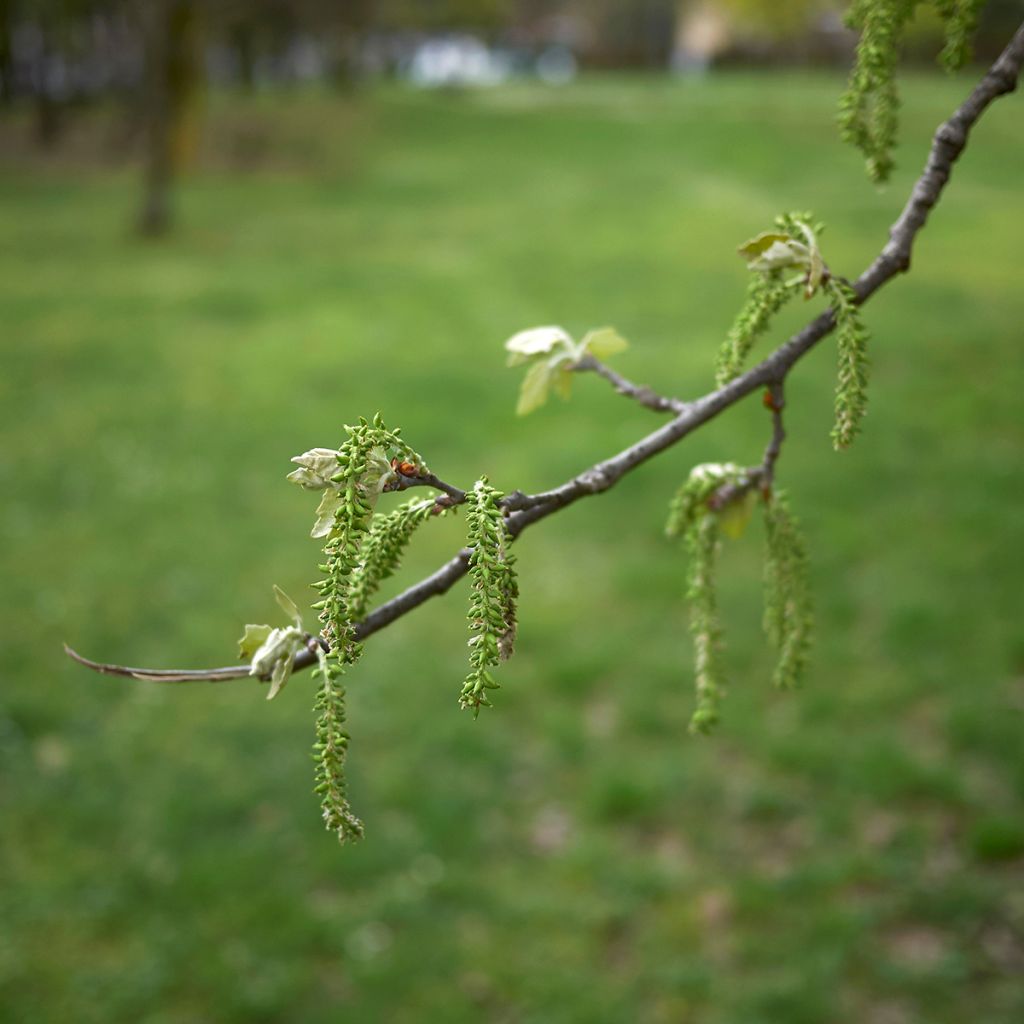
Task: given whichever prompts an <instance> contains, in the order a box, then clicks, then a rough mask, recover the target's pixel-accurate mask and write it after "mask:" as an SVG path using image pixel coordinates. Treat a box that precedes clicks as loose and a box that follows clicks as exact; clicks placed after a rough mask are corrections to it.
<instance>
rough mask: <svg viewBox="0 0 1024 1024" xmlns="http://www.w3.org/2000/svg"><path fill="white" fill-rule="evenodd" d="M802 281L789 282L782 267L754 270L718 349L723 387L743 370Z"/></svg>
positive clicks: (718, 371) (717, 378) (717, 374)
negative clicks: (734, 316)
mask: <svg viewBox="0 0 1024 1024" xmlns="http://www.w3.org/2000/svg"><path fill="white" fill-rule="evenodd" d="M798 290H799V282H796V283H795V284H794V283H793V282H786V281H785V280H783V276H782V273H781V272H780V271H773V272H771V273H767V274H760V273H757V274H754V276H753V277H752V278H751V280H750V284H749V285H748V286H747V298H746V301H745V302H744V303H743V308H742V309H741V310H740V311H739V313H738V314H737V316H736V320H735V322H734V323H733V325H732V328H731V329H730V331H729V334H728V335H727V337H726V339H725V341H724V342H723V344H722V347H721V348H720V349H719V351H718V363H717V366H716V370H715V383H716V384H717V385H718V387H723V386H724V385H726V384H728V383H729V381H731V380H733V379H734V378H735V377H738V376H739V375H740V373H742V371H743V364H744V363H745V362H746V359H747V356H748V355H749V354H750V350H751V349H752V348H753V347H754V343H755V342H756V341H757V339H758V338H760V337H761V336H762V335H763V334H764V333H765V332H766V331H767V330H768V327H769V325H770V324H771V319H772V317H773V316H775V314H776V313H778V312H779V310H780V309H782V307H783V306H784V305H785V304H786V301H787V300H788V299H790V298H792V296H794V295H796V294H797V292H798Z"/></svg>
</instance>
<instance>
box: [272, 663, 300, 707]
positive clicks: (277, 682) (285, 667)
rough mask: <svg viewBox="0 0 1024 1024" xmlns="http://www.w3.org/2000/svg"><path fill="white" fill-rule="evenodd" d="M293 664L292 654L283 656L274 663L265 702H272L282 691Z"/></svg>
mask: <svg viewBox="0 0 1024 1024" xmlns="http://www.w3.org/2000/svg"><path fill="white" fill-rule="evenodd" d="M294 664H295V655H294V654H292V655H285V656H284V657H281V658H278V659H277V661H275V662H274V671H273V672H272V673H271V676H270V691H269V692H268V693H267V700H273V699H274V698H275V697H276V696H277V695H278V694H279V693H280V692H281V691H282V690H283V689H284V684H285V683H287V682H288V679H289V678H290V677H291V674H292V668H293V666H294Z"/></svg>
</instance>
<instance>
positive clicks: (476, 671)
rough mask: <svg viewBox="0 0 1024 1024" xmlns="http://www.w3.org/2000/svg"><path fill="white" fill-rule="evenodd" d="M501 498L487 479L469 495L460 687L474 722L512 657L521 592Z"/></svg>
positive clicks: (488, 703) (462, 702) (462, 700)
mask: <svg viewBox="0 0 1024 1024" xmlns="http://www.w3.org/2000/svg"><path fill="white" fill-rule="evenodd" d="M501 498H502V494H501V492H500V491H497V490H495V489H494V488H493V487H491V486H490V485H489V484H488V482H487V478H486V477H484V478H482V479H481V480H478V481H477V483H476V484H475V485H474V487H473V489H472V490H471V491H470V492H469V493H468V494H467V496H466V524H467V528H468V529H467V532H468V540H467V543H468V545H469V547H470V556H469V575H470V580H471V583H470V597H469V630H470V634H471V636H470V640H469V648H470V655H469V663H470V670H469V674H468V675H467V676H466V679H465V681H464V682H463V684H462V691H461V693H460V694H459V706H460V707H461V708H464V709H465V708H468V709H470V710H472V712H473V717H474V718H475V717H476V716H477V715H479V713H480V708H481V707H490V706H491V701H490V699H489V698H488V696H487V691H488V690H494V689H497V688H498V686H499V684H498V682H497V681H496V680H495V678H494V676H493V675H492V674H491V671H490V670H491V669H492V668H494V667H495V666H496V665H497V664H498V663H499V662H501V661H504V660H505V659H506V658H508V657H509V655H510V654H511V653H512V645H513V642H514V639H515V629H516V612H515V602H516V598H517V596H518V593H519V588H518V583H517V581H516V574H515V559H514V557H513V555H512V553H511V552H510V551H509V545H510V543H511V537H510V536H509V533H508V530H507V528H506V526H505V517H504V515H503V514H502V508H501V504H500V502H501Z"/></svg>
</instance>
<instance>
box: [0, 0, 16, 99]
mask: <svg viewBox="0 0 1024 1024" xmlns="http://www.w3.org/2000/svg"><path fill="white" fill-rule="evenodd" d="M11 8H12V4H11V0H0V105H2V106H5V107H6V106H10V104H11V102H12V101H13V100H14V52H13V49H12V44H11V21H12V15H13V14H14V12H13V10H12V9H11Z"/></svg>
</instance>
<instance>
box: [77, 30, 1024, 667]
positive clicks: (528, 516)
mask: <svg viewBox="0 0 1024 1024" xmlns="http://www.w3.org/2000/svg"><path fill="white" fill-rule="evenodd" d="M1022 64H1024V25H1022V26H1021V27H1020V28H1019V29H1018V30H1017V32H1016V33H1015V34H1014V36H1013V38H1012V40H1011V41H1010V43H1009V44H1008V45H1007V47H1006V49H1005V50H1004V51H1003V53H1002V54H1001V55H1000V56H999V58H998V59H997V60H996V62H995V63H994V64H993V65H992V67H991V68H990V69H989V70H988V72H987V73H986V74H985V75H984V77H983V78H982V79H981V81H980V82H979V83H978V84H977V85H976V86H975V88H974V89H973V91H972V92H971V94H970V95H969V96H968V97H967V99H966V100H965V101H964V102H963V104H961V106H960V107H959V108H958V109H957V110H956V111H955V112H954V113H953V114H952V116H951V117H950V118H949V119H948V120H947V121H945V122H944V123H943V124H941V125H940V126H939V128H938V130H937V131H936V132H935V135H934V138H933V140H932V145H931V148H930V150H929V153H928V158H927V161H926V163H925V167H924V170H923V172H922V173H921V176H920V177H919V178H918V179H917V181H916V182H915V184H914V186H913V189H912V191H911V194H910V197H909V199H908V200H907V203H906V205H905V206H904V208H903V210H902V212H901V213H900V215H899V217H898V218H897V220H896V222H895V223H894V224H893V226H892V228H891V230H890V232H889V240H888V242H887V243H886V245H885V246H884V248H883V249H882V251H881V252H880V253H879V254H878V256H877V257H876V258H875V259H874V260H873V261H872V263H871V264H870V265H869V266H868V267H867V269H866V270H864V272H863V273H862V274H861V275H860V276H859V277H858V278H857V280H856V281H854V282H853V285H852V288H853V293H854V295H855V297H856V300H857V302H858V304H863V303H865V302H867V301H868V300H869V299H870V298H871V296H872V295H874V293H875V292H876V291H878V289H879V288H881V287H882V286H883V285H885V284H886V283H887V282H889V281H890V280H891V279H892V278H894V277H895V276H896V275H897V274H899V273H902V272H904V271H906V270H908V269H909V268H910V261H911V255H912V251H913V246H914V243H915V240H916V238H917V235H918V233H919V232H920V231H921V229H922V228H923V227H924V225H925V223H926V222H927V219H928V216H929V214H930V212H931V210H932V208H933V207H934V206H935V204H936V203H937V202H938V200H939V197H940V196H941V195H942V192H943V190H944V189H945V186H946V184H947V182H948V180H949V177H950V174H951V173H952V169H953V164H954V163H955V162H956V160H957V159H958V158H959V156H960V154H961V153H962V152H963V151H964V149H965V147H966V145H967V141H968V136H969V134H970V131H971V129H972V128H973V127H974V125H975V124H976V123H977V121H978V120H979V118H980V117H981V116H982V114H983V113H984V112H985V110H986V109H987V108H988V106H989V105H990V104H991V103H992V102H993V101H994V100H996V99H998V98H999V97H1000V96H1002V95H1004V94H1006V93H1009V92H1012V91H1013V90H1014V89H1015V88H1016V85H1017V80H1018V77H1019V76H1020V72H1021V67H1022ZM834 327H835V318H834V315H833V313H832V312H831V311H827V312H825V313H822V314H821V315H820V316H818V317H816V318H815V319H814V320H812V321H811V322H810V323H809V324H807V325H806V326H805V327H804V328H803V329H802V330H800V331H798V332H797V333H796V334H794V335H793V336H792V337H790V338H789V340H788V341H786V342H785V343H784V344H782V345H780V346H779V347H778V348H777V349H776V350H775V351H774V352H772V353H771V355H769V356H768V357H767V358H766V359H764V360H763V361H762V362H761V363H759V364H758V365H757V366H754V367H753V368H752V369H750V370H748V371H747V372H746V373H744V374H742V375H741V376H738V377H736V378H735V379H734V380H732V381H730V382H729V383H728V384H725V385H724V386H723V387H720V388H718V389H717V390H715V391H711V392H709V393H708V394H706V395H704V396H702V397H701V398H698V399H696V400H695V401H692V402H683V401H681V400H679V399H675V398H666V397H663V396H660V395H657V394H656V393H655V392H653V391H651V390H650V389H649V388H645V387H640V386H638V385H635V384H633V383H631V382H630V381H628V380H626V379H625V378H623V377H621V376H620V375H619V374H617V373H616V372H615V371H613V370H611V369H609V368H608V367H606V366H605V365H604V364H603V363H600V362H598V361H597V360H595V359H593V358H592V357H589V356H588V357H585V358H584V359H581V360H580V361H579V362H578V363H577V364H576V365H575V366H574V367H573V369H574V370H577V371H584V370H588V371H593V372H596V373H598V374H599V375H600V376H602V377H604V378H605V379H606V380H608V381H609V382H610V383H611V384H612V386H613V387H614V388H615V389H616V391H618V392H619V393H620V394H622V395H624V396H626V397H629V398H631V399H633V400H635V401H638V402H640V403H641V404H642V405H644V406H646V407H647V408H650V409H652V410H655V411H657V412H671V413H673V414H674V415H673V418H672V419H671V420H669V422H667V423H665V424H664V425H662V426H661V427H659V428H658V429H657V430H654V431H652V432H651V433H649V434H648V435H647V436H646V437H643V438H641V439H640V440H639V441H637V442H636V443H635V444H632V445H630V446H629V447H628V448H625V449H623V450H622V451H620V452H618V453H617V454H615V455H613V456H611V457H610V458H608V459H605V460H603V461H602V462H598V463H596V464H595V465H593V466H591V467H589V468H588V469H585V470H584V471H583V472H581V473H579V474H577V475H576V476H574V477H573V478H572V479H570V480H567V481H566V482H565V483H563V484H561V485H560V486H558V487H555V488H553V489H551V490H548V491H543V492H540V493H538V494H533V495H527V494H523V493H522V492H520V491H515V492H513V493H511V494H509V495H508V496H507V497H506V499H505V500H504V503H503V507H504V510H505V512H506V514H507V519H506V525H507V528H508V532H509V534H510V535H511V536H512V537H513V538H516V537H518V536H519V535H520V534H521V533H522V532H523V531H524V530H525V529H527V527H529V526H532V525H533V524H534V523H537V522H540V521H541V520H542V519H546V518H547V517H548V516H549V515H552V514H553V513H555V512H557V511H559V510H560V509H563V508H566V507H568V506H569V505H571V504H573V503H574V502H576V501H578V500H580V499H581V498H586V497H590V496H591V495H594V494H600V493H602V492H604V491H606V490H608V489H609V488H610V487H613V486H614V485H615V484H616V483H618V481H619V480H621V479H622V478H623V477H624V476H625V475H627V474H628V473H630V472H631V471H632V470H634V469H636V467H637V466H640V465H642V464H643V463H644V462H646V461H647V460H648V459H651V458H653V457H654V456H655V455H658V454H660V453H661V452H663V451H665V450H666V449H668V448H670V447H672V446H674V445H676V444H678V443H679V442H680V441H682V440H683V438H685V437H687V436H688V435H689V434H691V433H692V432H693V431H694V430H696V429H697V428H698V427H700V426H702V425H703V424H705V423H707V422H709V421H710V420H712V419H714V418H715V417H716V416H717V415H718V414H719V413H721V412H723V411H724V410H726V409H728V408H730V407H731V406H733V405H735V404H736V403H737V402H739V401H740V400H741V399H743V398H745V397H746V396H747V395H749V394H750V393H751V392H754V391H756V390H758V389H760V388H768V389H769V394H770V395H772V396H773V402H772V404H771V405H770V406H769V407H770V408H771V409H772V412H773V436H772V441H771V443H770V444H769V446H768V449H767V451H766V453H765V458H764V462H763V464H762V466H761V467H760V470H759V472H760V478H761V482H762V483H764V482H765V481H768V482H770V478H771V475H772V472H773V468H774V464H775V459H776V458H777V457H778V451H779V446H780V445H781V442H782V437H783V434H782V419H781V409H782V405H781V396H782V386H783V382H784V381H785V379H786V377H787V375H788V373H789V372H790V370H791V369H792V368H793V366H794V365H795V364H796V363H797V362H798V361H799V360H800V359H801V358H802V357H803V356H804V355H806V353H807V352H809V351H810V350H811V349H812V348H814V346H815V345H817V344H818V343H819V342H820V341H821V340H822V339H823V338H825V337H826V336H827V335H828V334H829V333H830V332H831V331H832V330H833V328H834ZM416 485H429V486H433V487H435V488H438V489H439V490H441V491H442V492H443V493H444V498H443V499H440V498H439V501H443V502H444V503H446V504H449V505H450V504H460V503H461V502H462V501H463V500H464V499H465V493H464V492H463V491H461V490H459V489H458V488H455V487H452V486H450V485H447V484H444V483H443V482H441V481H439V480H438V479H437V478H434V477H431V478H427V477H410V478H409V479H408V482H407V484H406V486H416ZM469 557H470V551H469V550H468V549H467V548H464V549H462V550H461V551H459V552H458V553H457V554H456V555H454V556H453V557H452V558H451V559H449V560H448V561H447V562H446V563H445V564H444V565H442V566H441V567H440V568H438V569H437V570H436V571H435V572H433V573H432V574H431V575H429V576H427V577H425V578H424V579H422V580H420V581H419V582H418V583H416V584H414V585H413V586H411V587H409V588H408V589H407V590H405V591H404V592H403V593H401V594H399V595H398V596H397V597H394V598H392V599H391V600H390V601H387V602H385V603H384V604H382V605H381V606H380V607H378V608H377V609H375V610H374V611H373V612H371V613H370V614H369V615H367V616H366V617H365V618H364V619H363V620H362V621H361V622H359V623H358V624H357V625H356V626H355V637H356V639H358V640H365V639H366V638H367V637H370V636H372V635H373V634H374V633H376V632H378V631H380V630H381V629H384V628H385V627H387V626H389V625H390V624H391V623H392V622H394V621H395V620H396V619H399V618H401V617H402V616H403V615H406V614H408V613H409V612H410V611H412V610H413V609H414V608H417V607H419V606H420V605H421V604H423V603H424V602H425V601H427V600H428V599H430V598H432V597H436V596H438V595H440V594H443V593H445V592H446V591H448V590H449V589H450V588H451V587H452V586H453V585H454V584H455V583H456V582H457V581H458V580H459V579H461V578H462V577H463V576H465V575H466V573H467V571H468V569H469ZM65 650H66V651H67V653H68V655H69V656H70V657H72V658H74V659H75V660H76V661H78V662H79V663H80V664H83V665H85V666H87V667H88V668H91V669H94V670H95V671H97V672H101V673H105V674H111V675H121V676H129V677H133V678H137V679H145V680H153V681H157V682H186V681H195V680H203V681H211V682H214V681H221V680H229V679H237V678H241V677H244V676H247V675H249V674H250V669H249V666H248V665H234V666H227V667H224V668H216V669H205V670H195V671H190V670H185V671H174V670H153V669H140V668H129V667H126V666H120V665H111V664H104V663H100V662H95V661H90V660H89V659H87V658H83V657H82V656H81V655H79V654H77V653H76V652H74V651H72V650H71V649H70V648H68V647H65ZM316 661H317V655H316V653H315V651H314V650H313V648H312V647H310V648H309V649H307V650H304V651H302V652H300V653H299V655H298V656H297V657H296V660H295V669H296V670H297V669H301V668H307V667H309V666H310V665H312V664H314V663H315V662H316Z"/></svg>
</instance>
